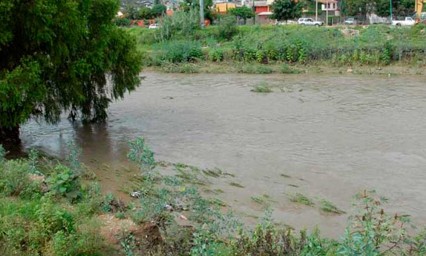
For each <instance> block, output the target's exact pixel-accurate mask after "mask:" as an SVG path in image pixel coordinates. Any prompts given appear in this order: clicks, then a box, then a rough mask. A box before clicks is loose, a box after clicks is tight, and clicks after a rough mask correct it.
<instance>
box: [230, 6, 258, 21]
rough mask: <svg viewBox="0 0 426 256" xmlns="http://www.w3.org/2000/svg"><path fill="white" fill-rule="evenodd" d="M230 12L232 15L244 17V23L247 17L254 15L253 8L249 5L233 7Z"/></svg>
mask: <svg viewBox="0 0 426 256" xmlns="http://www.w3.org/2000/svg"><path fill="white" fill-rule="evenodd" d="M229 13H230V14H232V15H235V16H236V17H238V18H239V19H243V20H244V24H246V22H247V19H250V18H253V17H254V12H253V10H252V9H251V8H249V7H247V6H243V7H237V8H233V9H231V10H229Z"/></svg>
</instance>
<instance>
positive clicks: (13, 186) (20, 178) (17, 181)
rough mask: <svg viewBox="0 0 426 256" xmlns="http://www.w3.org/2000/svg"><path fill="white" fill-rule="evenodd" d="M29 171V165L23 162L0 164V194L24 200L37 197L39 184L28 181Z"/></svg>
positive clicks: (12, 161)
mask: <svg viewBox="0 0 426 256" xmlns="http://www.w3.org/2000/svg"><path fill="white" fill-rule="evenodd" d="M30 169H31V168H30V165H29V163H28V162H26V161H23V160H9V161H6V162H4V163H0V193H1V194H3V195H5V196H20V197H24V198H32V197H37V196H39V195H40V194H41V189H40V183H39V182H36V181H32V180H30V178H29V174H30Z"/></svg>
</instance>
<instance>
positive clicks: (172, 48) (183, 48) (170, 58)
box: [153, 41, 204, 65]
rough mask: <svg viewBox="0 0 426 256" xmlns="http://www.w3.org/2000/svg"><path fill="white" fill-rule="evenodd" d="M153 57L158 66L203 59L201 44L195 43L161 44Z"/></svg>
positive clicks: (175, 42) (172, 42)
mask: <svg viewBox="0 0 426 256" xmlns="http://www.w3.org/2000/svg"><path fill="white" fill-rule="evenodd" d="M157 49H158V50H157V53H156V55H155V56H154V57H153V59H154V60H153V62H154V64H156V65H161V63H162V62H170V63H180V62H190V61H195V60H197V59H202V58H203V56H204V55H203V51H202V50H201V44H200V43H198V42H195V41H171V42H165V43H161V44H160V45H159V46H158V48H157Z"/></svg>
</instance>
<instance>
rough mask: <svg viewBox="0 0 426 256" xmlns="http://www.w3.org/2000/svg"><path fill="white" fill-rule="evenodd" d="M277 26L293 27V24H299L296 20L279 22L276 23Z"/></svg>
mask: <svg viewBox="0 0 426 256" xmlns="http://www.w3.org/2000/svg"><path fill="white" fill-rule="evenodd" d="M275 24H276V25H291V24H297V22H296V21H294V20H287V21H277V23H275Z"/></svg>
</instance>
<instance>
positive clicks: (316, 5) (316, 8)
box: [315, 0, 318, 21]
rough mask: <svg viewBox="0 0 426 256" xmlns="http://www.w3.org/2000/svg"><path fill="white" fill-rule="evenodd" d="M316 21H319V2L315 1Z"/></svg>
mask: <svg viewBox="0 0 426 256" xmlns="http://www.w3.org/2000/svg"><path fill="white" fill-rule="evenodd" d="M315 21H318V0H316V1H315Z"/></svg>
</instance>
